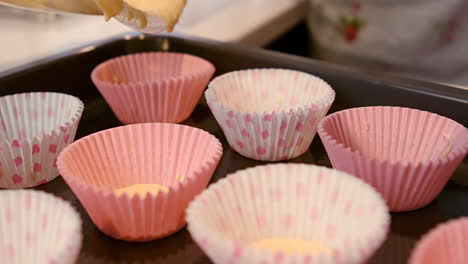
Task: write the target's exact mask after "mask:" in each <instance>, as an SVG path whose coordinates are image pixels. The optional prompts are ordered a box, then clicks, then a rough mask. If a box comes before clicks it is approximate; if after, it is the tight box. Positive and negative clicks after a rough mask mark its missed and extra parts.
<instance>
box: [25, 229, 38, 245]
mask: <svg viewBox="0 0 468 264" xmlns="http://www.w3.org/2000/svg"><path fill="white" fill-rule="evenodd" d="M26 244H27V245H28V246H30V247H32V246H34V245H35V244H36V237H35V236H34V234H33V233H31V232H26Z"/></svg>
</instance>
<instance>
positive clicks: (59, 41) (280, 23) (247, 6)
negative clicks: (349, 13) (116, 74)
mask: <svg viewBox="0 0 468 264" xmlns="http://www.w3.org/2000/svg"><path fill="white" fill-rule="evenodd" d="M304 5H305V1H303V0H190V1H188V4H187V6H186V8H185V10H184V13H183V15H182V17H181V19H180V23H179V24H178V25H177V27H176V29H175V31H176V32H181V33H185V34H189V35H195V36H200V37H205V38H210V39H215V40H219V41H231V42H238V43H244V44H248V45H254V46H259V47H261V46H264V45H266V44H268V43H269V42H271V41H272V40H274V39H276V38H277V37H279V36H280V35H281V34H283V33H285V32H287V31H288V30H289V29H290V28H292V27H293V26H294V25H295V24H297V23H298V22H299V21H301V20H302V19H303V18H304V16H305V10H306V9H305V8H304ZM0 25H1V27H0V34H1V35H2V39H3V40H4V41H2V42H0V50H1V52H2V53H1V55H0V71H4V70H7V69H11V68H13V67H15V66H19V65H23V64H27V63H29V62H32V61H34V60H38V59H41V58H44V57H47V56H51V55H54V54H57V53H60V52H62V51H65V50H68V49H72V48H75V47H78V46H82V45H84V44H86V43H88V42H93V41H97V40H101V39H105V38H109V37H112V36H115V35H119V34H124V33H126V32H130V31H131V29H129V28H127V27H125V26H123V25H121V24H120V23H118V22H117V21H114V20H111V21H110V22H108V23H106V22H104V19H103V17H101V16H87V15H74V14H66V15H62V14H59V15H53V14H45V13H38V12H32V11H27V10H20V9H13V8H9V7H2V6H0Z"/></svg>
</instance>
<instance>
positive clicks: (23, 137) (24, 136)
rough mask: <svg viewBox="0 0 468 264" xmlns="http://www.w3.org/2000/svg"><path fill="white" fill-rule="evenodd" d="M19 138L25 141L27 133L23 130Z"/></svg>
mask: <svg viewBox="0 0 468 264" xmlns="http://www.w3.org/2000/svg"><path fill="white" fill-rule="evenodd" d="M18 137H19V139H20V140H23V139H25V138H26V132H24V130H21V131H20V132H19V134H18Z"/></svg>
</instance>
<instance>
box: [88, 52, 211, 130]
mask: <svg viewBox="0 0 468 264" xmlns="http://www.w3.org/2000/svg"><path fill="white" fill-rule="evenodd" d="M214 71H215V68H214V66H213V64H211V63H210V62H208V61H206V60H204V59H202V58H199V57H195V56H192V55H189V54H183V53H172V52H148V53H139V54H133V55H126V56H121V57H117V58H114V59H111V60H108V61H106V62H104V63H102V64H100V65H99V66H97V67H96V68H95V69H94V70H93V72H92V73H91V79H92V80H93V82H94V84H95V85H96V87H97V88H98V90H99V91H100V92H101V94H102V96H103V97H104V98H105V100H106V101H107V103H108V104H109V105H110V107H111V108H112V111H113V112H114V114H115V115H116V116H117V118H119V120H120V121H121V122H122V123H124V124H132V123H153V122H163V123H179V122H182V121H184V120H185V119H187V118H188V117H189V116H190V115H191V113H192V112H193V110H194V109H195V106H196V105H197V103H198V100H199V99H200V97H201V95H202V93H203V90H204V89H205V87H206V85H207V83H208V81H209V80H210V78H211V76H212V75H213V73H214Z"/></svg>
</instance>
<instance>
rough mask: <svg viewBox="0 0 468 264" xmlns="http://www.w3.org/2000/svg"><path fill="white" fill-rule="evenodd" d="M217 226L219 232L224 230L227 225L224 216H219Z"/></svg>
mask: <svg viewBox="0 0 468 264" xmlns="http://www.w3.org/2000/svg"><path fill="white" fill-rule="evenodd" d="M218 226H219V230H220V231H221V232H226V231H227V229H228V227H227V224H226V220H224V218H221V219H219V220H218Z"/></svg>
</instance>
